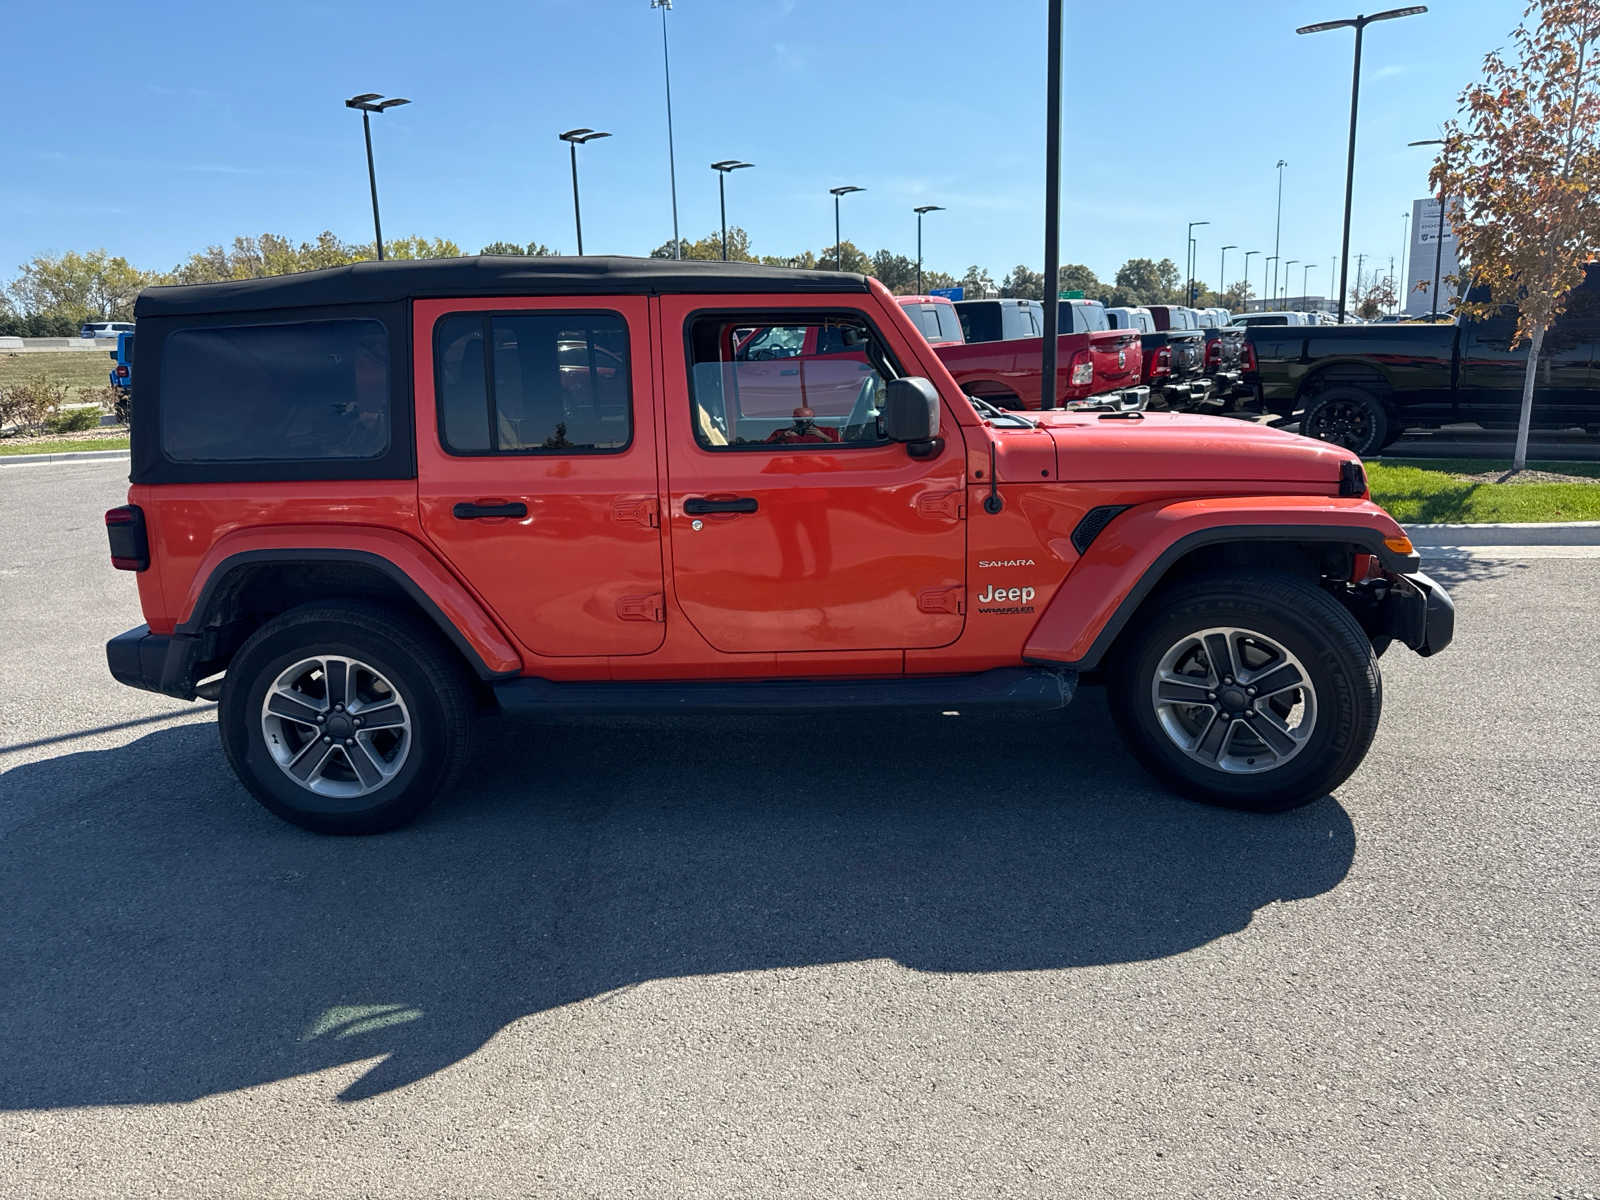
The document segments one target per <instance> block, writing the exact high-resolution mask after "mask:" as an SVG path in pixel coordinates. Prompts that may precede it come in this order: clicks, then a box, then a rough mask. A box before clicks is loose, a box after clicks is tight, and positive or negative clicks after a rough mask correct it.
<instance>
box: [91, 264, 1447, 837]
mask: <svg viewBox="0 0 1600 1200" xmlns="http://www.w3.org/2000/svg"><path fill="white" fill-rule="evenodd" d="M137 315H138V322H139V356H140V368H139V375H138V378H137V381H136V382H135V384H134V386H135V388H136V389H137V392H138V395H137V403H136V404H134V406H133V459H132V476H131V480H132V486H131V488H130V489H129V493H128V504H127V505H126V506H124V507H120V508H115V509H112V510H111V511H110V512H108V513H107V514H106V525H107V527H108V531H109V536H110V542H111V554H112V561H113V563H114V564H115V565H116V566H117V567H120V568H123V569H125V570H131V571H137V572H138V582H139V597H140V602H141V604H142V606H143V609H144V617H145V621H146V624H144V625H141V626H140V627H139V628H137V629H133V630H130V631H129V632H128V633H125V634H123V635H122V636H120V637H117V638H115V639H113V640H112V641H111V642H110V644H109V645H108V646H107V648H106V653H107V658H108V659H109V662H110V667H111V673H112V674H113V675H114V676H116V678H117V679H119V680H121V681H122V682H123V683H126V684H130V685H132V686H134V687H140V688H148V689H150V690H153V691H158V692H162V693H165V694H167V695H170V696H177V697H183V698H188V699H192V698H194V697H197V696H199V697H206V698H209V699H217V700H220V713H219V721H220V727H221V735H222V746H223V750H224V752H225V753H226V754H227V757H228V760H229V762H230V763H231V764H232V766H233V768H234V770H235V771H236V772H237V773H238V775H239V778H240V779H241V780H242V781H243V782H244V784H245V785H246V786H247V787H248V788H249V789H250V791H251V792H253V793H254V794H255V796H256V797H257V798H258V799H259V800H260V801H261V803H262V804H264V805H265V806H266V807H267V808H269V809H270V810H272V811H273V812H274V813H276V814H278V815H279V816H281V817H283V818H285V819H287V820H290V821H293V822H295V823H296V824H299V825H303V826H305V827H307V828H310V829H315V830H321V831H324V832H330V833H364V832H373V831H377V830H382V829H389V828H393V827H394V826H397V825H400V824H402V823H404V822H406V821H409V820H411V819H412V818H414V817H415V816H416V815H417V814H418V813H419V812H421V811H422V809H423V808H424V807H425V806H426V805H427V804H428V803H429V802H430V801H431V800H433V798H434V797H435V796H436V795H438V794H439V793H440V792H441V791H443V790H444V789H446V788H447V787H448V786H449V785H450V784H451V783H452V782H453V781H454V780H455V779H456V778H457V776H458V775H459V773H460V771H461V768H462V766H463V764H464V763H465V762H466V760H467V758H468V754H469V743H470V733H471V729H472V724H473V718H474V716H475V714H476V713H477V712H479V711H480V710H481V709H482V708H484V707H485V706H486V705H498V706H500V707H501V708H504V709H506V710H537V711H547V712H549V711H556V712H561V713H569V714H570V713H574V712H576V713H596V714H601V713H638V712H674V713H679V712H708V711H709V712H721V713H746V712H770V711H774V710H777V711H793V710H796V709H804V708H829V709H838V708H905V709H922V710H927V711H932V712H947V711H950V710H956V711H959V712H975V711H988V712H994V711H1005V712H1015V713H1018V714H1022V713H1029V712H1040V711H1044V710H1051V709H1059V708H1062V707H1063V706H1065V705H1066V704H1067V703H1068V701H1069V700H1071V698H1072V696H1073V692H1074V690H1075V688H1076V686H1077V684H1078V682H1079V680H1080V679H1083V678H1085V677H1091V678H1094V679H1099V680H1103V681H1104V682H1105V683H1106V685H1107V686H1108V688H1109V691H1110V698H1111V702H1112V705H1113V707H1114V710H1115V713H1116V717H1117V719H1118V721H1119V723H1120V725H1121V727H1122V729H1123V731H1124V732H1125V733H1126V735H1127V737H1128V739H1129V741H1130V742H1131V743H1132V745H1133V747H1134V751H1135V753H1136V754H1137V755H1138V757H1139V759H1140V760H1141V761H1142V762H1144V763H1146V764H1147V765H1148V766H1150V767H1151V768H1152V769H1153V770H1154V771H1155V772H1156V773H1157V774H1159V775H1160V776H1161V777H1162V778H1163V779H1165V780H1166V781H1167V782H1168V783H1170V784H1171V785H1173V786H1174V787H1176V788H1178V789H1179V790H1181V791H1183V792H1185V793H1187V794H1189V795H1191V796H1193V797H1196V798H1198V799H1201V800H1205V801H1209V802H1212V803H1219V804H1226V805H1232V806H1237V807H1243V808H1251V809H1259V810H1271V809H1282V808H1287V807H1289V806H1292V805H1295V804H1299V803H1302V802H1305V801H1307V800H1310V799H1314V798H1316V797H1318V796H1321V795H1323V794H1325V793H1326V792H1327V791H1329V790H1330V789H1332V788H1335V787H1337V786H1338V785H1339V784H1340V783H1341V782H1342V781H1343V780H1344V779H1345V778H1346V777H1347V776H1349V774H1350V773H1351V772H1352V771H1353V770H1355V768H1356V766H1357V765H1358V764H1359V763H1360V761H1361V759H1362V756H1363V755H1364V754H1365V753H1366V750H1367V747H1368V745H1369V743H1370V742H1371V740H1372V736H1373V732H1374V730H1375V729H1376V727H1377V723H1378V711H1379V707H1380V703H1381V688H1380V683H1379V678H1378V661H1377V660H1378V655H1379V654H1381V653H1382V652H1383V651H1384V650H1385V649H1386V648H1387V647H1388V646H1389V644H1390V643H1391V642H1392V641H1400V642H1403V643H1405V644H1406V645H1407V646H1410V647H1411V648H1412V649H1414V650H1416V651H1417V652H1418V653H1420V654H1424V655H1426V654H1432V653H1434V652H1436V651H1438V650H1441V649H1443V648H1444V646H1445V645H1446V644H1448V642H1449V640H1450V636H1451V631H1452V626H1453V621H1454V614H1453V609H1452V607H1451V604H1450V600H1449V597H1448V596H1447V595H1446V594H1445V592H1444V590H1443V589H1442V588H1440V587H1439V586H1438V585H1437V584H1436V583H1434V582H1433V581H1431V580H1430V579H1429V578H1428V577H1427V576H1426V575H1423V574H1420V573H1418V570H1417V568H1418V565H1419V564H1418V560H1417V557H1416V554H1415V553H1414V551H1413V549H1412V545H1411V542H1410V541H1409V540H1408V539H1407V537H1406V535H1405V532H1404V531H1403V530H1402V529H1401V528H1400V526H1399V525H1397V524H1396V523H1395V522H1394V520H1393V519H1392V518H1391V517H1390V516H1389V515H1388V514H1387V513H1385V512H1384V511H1383V510H1382V509H1381V508H1379V507H1378V506H1377V505H1375V504H1373V503H1372V501H1371V500H1370V499H1369V498H1368V495H1367V485H1366V479H1365V475H1364V473H1363V471H1362V467H1361V463H1360V461H1359V460H1358V459H1357V458H1356V457H1355V456H1354V455H1353V454H1351V453H1349V452H1348V451H1346V450H1343V449H1341V448H1339V447H1336V446H1331V445H1328V444H1326V443H1323V442H1315V441H1310V440H1308V439H1305V438H1301V437H1296V436H1293V435H1290V434H1287V433H1281V432H1278V431H1276V430H1272V429H1267V428H1262V427H1256V426H1251V425H1242V424H1240V423H1239V422H1237V421H1232V420H1227V419H1224V418H1207V417H1200V416H1190V415H1180V414H1175V413H1137V412H1134V413H1101V414H1093V413H1066V412H1059V411H1050V412H1043V413H1033V414H1022V413H1011V412H1001V411H999V410H997V409H993V408H990V407H988V406H987V405H986V404H984V402H983V401H981V400H973V399H970V398H969V397H967V396H965V395H963V394H962V392H961V390H960V388H958V387H957V386H956V384H955V381H954V380H953V379H951V377H950V375H949V373H948V372H947V371H946V370H945V368H944V367H943V366H942V365H941V364H940V361H939V357H938V355H937V354H936V353H935V352H934V350H933V349H932V348H931V347H930V346H929V345H928V343H927V341H926V339H925V338H923V336H922V335H921V334H920V333H919V332H918V331H917V329H916V327H915V326H914V325H913V324H912V322H911V320H910V318H909V317H908V316H907V315H906V314H905V313H904V312H903V311H902V310H901V309H900V307H899V306H898V305H897V304H896V303H895V301H894V299H893V298H892V297H891V296H890V294H889V293H888V292H887V291H885V290H884V288H883V287H882V286H881V285H880V284H878V283H877V282H876V281H873V280H870V279H866V278H863V277H861V276H859V275H850V274H841V273H838V272H832V271H797V270H784V269H777V268H763V267H757V266H747V265H743V264H726V263H706V262H673V261H668V260H657V259H625V258H578V259H572V258H546V259H521V258H517V259H497V258H476V259H474V258H467V259H456V260H434V261H417V262H389V263H361V264H358V265H356V266H352V267H341V268H336V269H333V270H329V271H317V272H312V273H309V274H302V275H288V276H281V277H277V278H269V279H253V280H246V281H241V282H237V283H222V284H210V285H205V286H199V287H173V288H153V289H150V290H148V291H146V292H144V293H143V295H142V296H141V297H140V298H139V302H138V308H137ZM981 752H982V751H981V749H979V748H978V747H974V753H981Z"/></svg>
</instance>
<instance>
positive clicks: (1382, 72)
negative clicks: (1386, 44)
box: [1372, 63, 1411, 79]
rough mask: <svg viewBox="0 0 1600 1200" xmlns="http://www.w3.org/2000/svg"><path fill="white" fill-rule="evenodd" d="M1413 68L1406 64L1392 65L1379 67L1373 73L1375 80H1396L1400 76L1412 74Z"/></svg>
mask: <svg viewBox="0 0 1600 1200" xmlns="http://www.w3.org/2000/svg"><path fill="white" fill-rule="evenodd" d="M1410 72H1411V68H1410V67H1408V66H1406V65H1405V64H1404V63H1390V64H1389V65H1388V66H1387V67H1379V68H1378V69H1377V71H1376V72H1374V73H1373V76H1372V77H1373V78H1374V79H1394V78H1396V77H1398V76H1400V75H1407V74H1410Z"/></svg>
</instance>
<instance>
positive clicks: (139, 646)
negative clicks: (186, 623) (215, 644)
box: [106, 625, 198, 700]
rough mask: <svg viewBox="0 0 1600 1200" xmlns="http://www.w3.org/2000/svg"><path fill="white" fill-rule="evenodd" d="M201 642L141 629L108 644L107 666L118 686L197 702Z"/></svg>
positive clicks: (121, 635)
mask: <svg viewBox="0 0 1600 1200" xmlns="http://www.w3.org/2000/svg"><path fill="white" fill-rule="evenodd" d="M197 647H198V642H197V639H195V638H191V637H182V636H173V635H169V634H164V633H151V632H150V626H148V625H140V626H139V627H138V628H137V629H130V630H128V632H127V633H119V634H118V635H117V636H116V637H114V638H112V639H111V640H110V641H109V642H107V643H106V665H107V666H108V667H110V668H111V676H112V678H113V679H115V680H116V681H117V682H118V683H125V684H127V685H128V686H129V687H136V688H141V689H143V690H144V691H147V692H160V693H161V694H162V695H164V696H176V697H177V698H178V699H179V700H193V699H194V698H195V690H194V666H195V651H196V649H197Z"/></svg>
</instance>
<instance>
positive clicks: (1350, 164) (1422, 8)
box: [1295, 4, 1428, 325]
mask: <svg viewBox="0 0 1600 1200" xmlns="http://www.w3.org/2000/svg"><path fill="white" fill-rule="evenodd" d="M1427 11H1428V6H1427V5H1425V4H1413V5H1411V6H1410V7H1409V8H1391V9H1388V10H1386V11H1384V12H1380V13H1373V14H1372V15H1371V16H1370V17H1369V16H1365V15H1361V14H1358V15H1357V16H1355V17H1353V18H1350V19H1347V20H1343V21H1320V22H1318V23H1317V24H1315V25H1302V26H1301V27H1300V28H1299V29H1296V30H1295V32H1296V33H1326V32H1328V31H1329V30H1330V29H1354V30H1355V31H1356V53H1355V69H1354V71H1353V72H1352V73H1351V76H1350V149H1349V151H1348V153H1347V154H1346V157H1345V165H1344V239H1343V241H1342V243H1341V245H1340V250H1339V323H1340V324H1341V325H1342V324H1344V313H1345V285H1346V284H1347V283H1348V282H1349V280H1350V201H1351V198H1352V197H1353V196H1354V194H1355V183H1356V114H1357V112H1359V111H1360V104H1361V35H1362V34H1363V33H1365V32H1366V28H1367V26H1368V25H1371V24H1372V23H1373V22H1374V21H1392V20H1394V19H1395V18H1396V17H1414V16H1417V15H1418V14H1420V13H1425V12H1427Z"/></svg>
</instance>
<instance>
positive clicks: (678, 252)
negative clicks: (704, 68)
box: [650, 0, 683, 258]
mask: <svg viewBox="0 0 1600 1200" xmlns="http://www.w3.org/2000/svg"><path fill="white" fill-rule="evenodd" d="M650 7H651V8H659V9H660V10H661V66H662V69H663V70H664V71H665V73H666V78H667V178H668V179H669V180H671V182H672V257H673V258H682V257H683V244H682V243H681V242H679V241H678V159H677V156H676V155H675V154H674V153H673V150H672V58H671V56H670V55H669V54H668V53H667V14H668V13H669V12H671V11H672V0H650Z"/></svg>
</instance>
